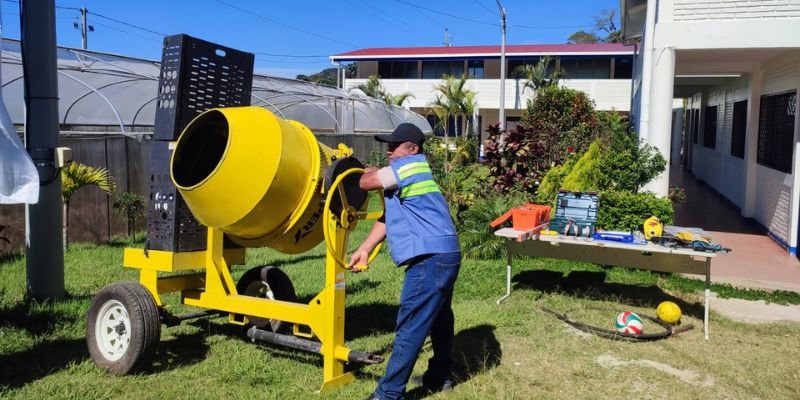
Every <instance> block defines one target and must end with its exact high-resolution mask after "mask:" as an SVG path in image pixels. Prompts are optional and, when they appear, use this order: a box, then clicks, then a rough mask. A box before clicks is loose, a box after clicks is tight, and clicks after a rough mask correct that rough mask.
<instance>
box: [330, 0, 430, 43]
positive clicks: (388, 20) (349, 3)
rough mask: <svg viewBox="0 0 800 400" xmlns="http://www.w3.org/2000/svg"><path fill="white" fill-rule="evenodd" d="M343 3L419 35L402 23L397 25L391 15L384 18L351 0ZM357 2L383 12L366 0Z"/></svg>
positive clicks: (402, 29)
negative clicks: (388, 17)
mask: <svg viewBox="0 0 800 400" xmlns="http://www.w3.org/2000/svg"><path fill="white" fill-rule="evenodd" d="M345 3H347V4H348V5H349V6H350V7H353V8H355V9H356V10H359V11H361V12H364V13H367V14H369V15H371V16H373V17H376V18H378V19H380V20H382V21H384V22H386V23H388V24H391V25H394V26H395V27H397V28H398V29H400V30H401V31H404V32H407V33H410V34H412V35H418V36H421V35H420V33H419V32H416V31H410V30H408V29H407V28H406V27H404V26H402V25H399V24H397V23H396V22H394V21H392V20H391V16H390V19H386V18H384V17H382V16H380V15H378V14H375V13H373V12H370V11H369V10H367V9H366V8H364V7H359V6H357V5H355V4H353V3H351V2H349V1H348V0H345ZM359 3H360V4H363V5H366V6H367V7H370V8H372V9H374V10H376V11H378V12H380V13H383V12H382V11H381V10H379V9H377V8H375V7H373V6H372V5H371V4H369V3H367V2H363V1H359Z"/></svg>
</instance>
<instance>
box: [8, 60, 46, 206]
mask: <svg viewBox="0 0 800 400" xmlns="http://www.w3.org/2000/svg"><path fill="white" fill-rule="evenodd" d="M1 73H2V72H0V74H1ZM0 77H1V75H0ZM38 201H39V173H38V172H37V171H36V167H35V166H34V165H33V161H32V160H31V158H30V156H29V155H28V152H27V151H26V150H25V146H23V145H22V142H20V140H19V137H18V136H17V131H16V130H15V129H14V124H13V123H12V122H11V117H10V116H9V115H8V111H7V110H6V106H5V103H4V102H3V96H2V93H0V204H17V203H26V204H35V203H36V202H38Z"/></svg>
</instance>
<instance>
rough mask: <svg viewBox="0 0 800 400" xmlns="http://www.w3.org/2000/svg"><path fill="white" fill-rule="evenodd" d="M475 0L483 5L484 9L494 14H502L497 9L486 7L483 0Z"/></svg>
mask: <svg viewBox="0 0 800 400" xmlns="http://www.w3.org/2000/svg"><path fill="white" fill-rule="evenodd" d="M473 1H474V2H476V3H478V5H479V6H481V7H483V9H484V10H486V11H488V12H490V13H492V14H494V15H497V16H500V14H498V13H497V11H495V10H492V9H491V8H489V7H486V5H485V4H483V3H482V2H481V0H473Z"/></svg>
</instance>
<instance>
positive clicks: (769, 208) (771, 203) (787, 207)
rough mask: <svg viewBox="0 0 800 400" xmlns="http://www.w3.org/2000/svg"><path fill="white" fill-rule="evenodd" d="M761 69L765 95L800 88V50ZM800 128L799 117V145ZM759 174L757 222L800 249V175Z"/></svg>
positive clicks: (768, 171)
mask: <svg viewBox="0 0 800 400" xmlns="http://www.w3.org/2000/svg"><path fill="white" fill-rule="evenodd" d="M761 70H762V71H763V75H762V79H763V83H762V84H763V86H762V90H761V93H762V95H764V94H773V93H780V92H785V91H787V90H799V89H800V51H795V52H789V53H786V54H784V55H782V56H779V57H776V58H773V59H770V60H767V61H765V62H763V63H761ZM798 98H800V97H798ZM798 114H800V113H798ZM799 116H800V115H799ZM798 125H800V124H798V121H797V118H795V127H794V129H795V143H797V141H798V134H797V132H798V130H800V126H798ZM796 147H797V146H795V151H794V165H793V167H792V171H797V168H798V166H797V157H798V156H799V154H798V150H797V148H796ZM756 174H757V178H756V188H757V189H756V190H757V192H756V207H755V214H756V219H757V220H758V221H760V222H761V223H762V224H763V225H764V226H766V227H767V228H768V229H769V230H770V232H772V233H773V234H774V235H776V236H778V237H779V238H781V239H782V240H783V241H784V242H786V243H789V245H790V246H792V247H794V246H796V243H797V211H798V207H799V205H798V203H800V202H799V201H798V196H800V193H799V192H800V191H799V190H798V189H800V185H798V182H797V179H798V174H797V173H795V174H786V173H783V172H780V171H776V170H773V169H769V168H766V167H763V166H760V165H759V166H758V170H757V172H756Z"/></svg>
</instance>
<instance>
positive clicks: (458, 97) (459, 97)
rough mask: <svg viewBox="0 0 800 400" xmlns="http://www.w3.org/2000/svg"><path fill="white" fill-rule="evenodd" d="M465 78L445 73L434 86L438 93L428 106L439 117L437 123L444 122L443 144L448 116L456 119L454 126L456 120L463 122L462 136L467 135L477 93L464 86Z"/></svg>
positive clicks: (446, 131)
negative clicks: (440, 80)
mask: <svg viewBox="0 0 800 400" xmlns="http://www.w3.org/2000/svg"><path fill="white" fill-rule="evenodd" d="M467 79H469V77H468V76H467V75H462V76H461V78H456V77H454V76H450V75H445V76H444V77H443V80H442V82H441V83H439V84H438V85H435V86H434V89H435V90H436V91H437V92H438V94H437V95H436V99H435V100H434V101H433V102H432V103H431V104H430V107H431V108H432V109H433V112H434V114H436V117H437V118H439V121H440V122H439V123H440V124H442V122H444V124H443V125H444V132H445V135H444V138H445V146H448V145H449V144H448V143H447V141H448V139H449V138H448V133H449V132H448V128H449V127H448V126H447V125H448V120H449V119H450V117H454V119H455V120H456V121H457V122H456V126H458V122H463V123H462V124H461V126H462V127H463V132H461V134H462V135H463V137H466V136H467V135H468V133H469V129H470V126H471V125H472V123H471V121H469V120H470V119H471V117H472V115H473V114H474V113H475V109H476V108H477V106H478V101H477V99H476V97H477V95H478V93H477V92H476V91H474V90H471V89H468V88H467V87H466V84H467ZM458 135H459V131H458V129H456V137H458ZM447 150H448V151H447V152H445V162H447V157H448V153H449V147H448V148H447ZM445 165H447V164H445Z"/></svg>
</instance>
